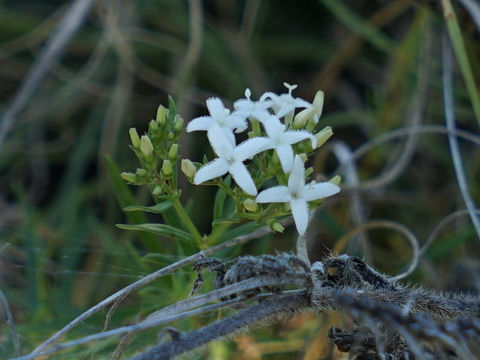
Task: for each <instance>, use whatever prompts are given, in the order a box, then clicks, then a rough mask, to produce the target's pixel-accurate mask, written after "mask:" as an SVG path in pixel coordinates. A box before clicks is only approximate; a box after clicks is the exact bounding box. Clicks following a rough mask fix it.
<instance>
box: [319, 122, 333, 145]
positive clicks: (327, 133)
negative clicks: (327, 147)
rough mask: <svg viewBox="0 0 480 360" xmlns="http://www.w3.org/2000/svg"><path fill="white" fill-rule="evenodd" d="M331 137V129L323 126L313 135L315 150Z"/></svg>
mask: <svg viewBox="0 0 480 360" xmlns="http://www.w3.org/2000/svg"><path fill="white" fill-rule="evenodd" d="M332 135H333V131H332V128H331V127H330V126H325V127H324V128H323V129H322V130H320V131H319V132H318V133H316V134H315V137H316V138H317V148H319V147H320V146H322V145H323V144H325V142H326V141H327V140H328V139H330V138H331V137H332Z"/></svg>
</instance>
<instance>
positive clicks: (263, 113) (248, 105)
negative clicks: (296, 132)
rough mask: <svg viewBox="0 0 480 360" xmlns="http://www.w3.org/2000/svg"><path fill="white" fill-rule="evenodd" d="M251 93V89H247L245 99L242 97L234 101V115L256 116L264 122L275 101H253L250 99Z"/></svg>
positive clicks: (245, 117) (246, 117) (255, 117)
mask: <svg viewBox="0 0 480 360" xmlns="http://www.w3.org/2000/svg"><path fill="white" fill-rule="evenodd" d="M251 95H252V93H251V91H250V89H246V90H245V99H240V100H237V101H235V102H234V103H233V107H234V109H235V111H234V112H233V113H232V115H239V116H241V117H243V118H244V119H248V118H254V119H256V120H258V121H260V122H264V121H265V120H266V119H267V118H268V117H269V116H270V112H269V111H268V109H269V108H270V107H271V106H272V105H273V102H272V101H271V100H263V101H253V100H251V99H250V96H251Z"/></svg>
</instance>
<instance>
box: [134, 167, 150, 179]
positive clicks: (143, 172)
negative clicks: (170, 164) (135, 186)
mask: <svg viewBox="0 0 480 360" xmlns="http://www.w3.org/2000/svg"><path fill="white" fill-rule="evenodd" d="M135 175H137V176H138V177H144V176H147V175H148V171H147V170H145V169H137V171H136V172H135Z"/></svg>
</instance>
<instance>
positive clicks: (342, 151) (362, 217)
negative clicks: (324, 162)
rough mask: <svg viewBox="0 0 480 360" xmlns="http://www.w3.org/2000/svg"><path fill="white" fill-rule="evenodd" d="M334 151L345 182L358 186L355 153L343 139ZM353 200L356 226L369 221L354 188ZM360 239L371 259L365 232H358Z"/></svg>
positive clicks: (366, 254)
mask: <svg viewBox="0 0 480 360" xmlns="http://www.w3.org/2000/svg"><path fill="white" fill-rule="evenodd" d="M332 151H333V153H334V154H335V156H336V157H337V159H338V162H339V163H340V167H341V169H342V170H343V171H342V174H343V175H344V176H345V183H346V185H349V186H351V187H352V189H355V188H357V187H358V186H359V185H360V179H359V177H358V171H357V166H356V163H355V161H354V160H353V156H352V155H353V154H352V151H351V150H350V148H349V146H348V145H347V144H346V143H345V142H343V141H336V142H335V143H334V144H333V145H332ZM350 201H351V204H352V205H351V209H352V210H351V213H352V220H353V223H354V225H355V226H361V225H363V224H364V223H366V221H367V217H366V212H367V211H366V210H365V206H364V204H363V202H362V198H361V196H360V193H359V192H358V191H355V190H352V191H351V194H350ZM358 239H359V241H360V245H361V247H362V251H363V255H364V256H365V259H366V260H367V262H368V261H370V260H371V253H370V246H369V245H370V244H369V242H368V237H367V235H366V234H365V232H360V233H359V234H358Z"/></svg>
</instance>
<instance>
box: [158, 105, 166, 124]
mask: <svg viewBox="0 0 480 360" xmlns="http://www.w3.org/2000/svg"><path fill="white" fill-rule="evenodd" d="M167 114H168V109H167V108H165V106H163V105H160V106H159V107H158V109H157V118H156V121H157V123H158V125H160V126H161V127H163V126H165V124H166V123H167Z"/></svg>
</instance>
